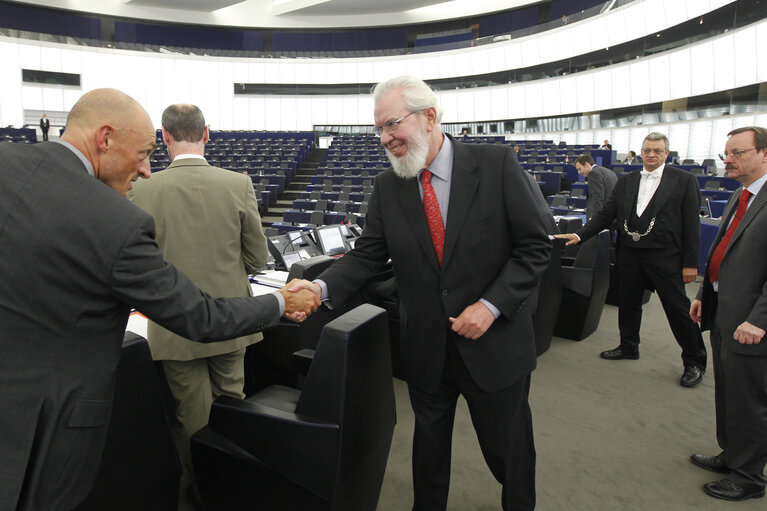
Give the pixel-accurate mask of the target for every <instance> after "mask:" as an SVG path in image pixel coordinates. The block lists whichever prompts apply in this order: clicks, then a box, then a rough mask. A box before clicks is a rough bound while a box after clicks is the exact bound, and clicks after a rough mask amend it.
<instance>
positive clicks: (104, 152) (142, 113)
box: [61, 89, 155, 195]
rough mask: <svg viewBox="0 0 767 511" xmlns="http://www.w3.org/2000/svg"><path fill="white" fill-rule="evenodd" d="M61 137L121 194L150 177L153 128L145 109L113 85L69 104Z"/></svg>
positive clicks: (97, 175)
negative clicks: (69, 109) (138, 181)
mask: <svg viewBox="0 0 767 511" xmlns="http://www.w3.org/2000/svg"><path fill="white" fill-rule="evenodd" d="M61 139H62V140H64V141H66V142H69V143H70V144H72V145H73V146H75V147H76V148H77V149H78V150H79V151H80V152H81V153H83V154H84V155H85V157H86V158H87V159H88V161H90V162H91V165H93V170H94V173H95V176H96V178H98V179H99V180H100V181H103V182H104V183H106V184H107V185H109V186H111V187H112V188H114V189H115V190H117V191H118V192H120V193H121V194H123V195H126V194H127V193H128V190H130V189H131V188H132V186H133V185H132V183H133V182H134V181H135V180H136V179H138V178H139V177H149V174H150V169H149V155H150V154H151V153H152V151H154V147H155V131H154V126H153V125H152V120H151V119H150V118H149V114H147V113H146V110H144V108H143V107H142V106H141V105H139V104H138V103H137V102H136V100H135V99H133V98H132V97H130V96H128V95H127V94H125V93H124V92H120V91H119V90H116V89H95V90H92V91H90V92H87V93H86V94H84V95H83V96H82V97H81V98H80V100H79V101H78V102H77V103H76V104H75V106H73V107H72V110H71V111H70V112H69V116H68V117H67V127H66V130H65V131H64V134H63V135H62V136H61Z"/></svg>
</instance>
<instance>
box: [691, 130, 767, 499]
mask: <svg viewBox="0 0 767 511" xmlns="http://www.w3.org/2000/svg"><path fill="white" fill-rule="evenodd" d="M728 136H729V137H730V138H729V139H728V140H727V144H726V145H725V151H724V158H723V160H724V165H725V170H726V171H727V176H728V177H731V178H733V179H736V180H738V181H739V182H740V184H741V185H743V186H742V188H740V189H739V190H737V191H735V192H734V193H733V194H732V196H731V197H730V200H729V201H728V202H727V206H726V207H725V209H724V213H723V214H722V224H721V225H720V226H719V232H718V233H717V235H716V239H715V240H714V243H713V244H712V246H711V251H710V252H709V255H708V259H707V263H706V272H705V274H704V276H703V283H702V284H701V287H700V289H699V290H698V296H697V298H696V299H695V300H694V301H693V302H692V306H691V307H690V317H691V318H692V319H693V321H700V322H701V327H702V329H703V330H709V329H710V330H711V351H712V354H713V359H714V382H715V385H714V402H715V404H716V439H717V442H718V443H719V447H721V448H722V452H721V453H719V454H718V455H717V456H705V455H702V454H693V455H692V457H691V458H690V460H691V461H692V462H693V463H694V464H696V465H698V466H699V467H702V468H705V469H707V470H710V471H712V472H719V473H722V474H727V477H726V478H725V479H722V480H719V481H714V482H711V483H707V484H705V485H704V486H703V490H704V491H705V492H706V493H707V494H709V495H711V496H712V497H717V498H720V499H725V500H745V499H749V498H756V497H762V496H764V491H765V486H766V485H767V477H765V475H764V466H765V463H767V340H765V338H764V334H765V330H767V264H765V257H767V256H766V254H767V186H765V183H767V129H764V128H761V127H754V126H750V127H746V128H738V129H736V130H733V131H731V132H730V133H728Z"/></svg>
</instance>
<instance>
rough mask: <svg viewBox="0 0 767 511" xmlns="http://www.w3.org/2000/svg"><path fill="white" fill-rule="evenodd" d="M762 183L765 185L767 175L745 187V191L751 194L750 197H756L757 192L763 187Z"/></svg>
mask: <svg viewBox="0 0 767 511" xmlns="http://www.w3.org/2000/svg"><path fill="white" fill-rule="evenodd" d="M764 183H767V174H765V175H763V176H762V177H760V178H759V179H757V180H756V181H754V182H753V183H751V184H750V185H748V186H746V190H748V191H749V192H751V195H758V194H759V191H760V190H761V189H762V186H764Z"/></svg>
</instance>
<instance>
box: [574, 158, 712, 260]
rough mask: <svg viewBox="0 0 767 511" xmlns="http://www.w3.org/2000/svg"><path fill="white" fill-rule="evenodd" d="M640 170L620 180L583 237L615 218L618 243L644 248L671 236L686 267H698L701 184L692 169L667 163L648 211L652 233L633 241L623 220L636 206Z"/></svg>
mask: <svg viewBox="0 0 767 511" xmlns="http://www.w3.org/2000/svg"><path fill="white" fill-rule="evenodd" d="M640 179H641V175H640V171H639V170H635V171H634V172H631V173H629V174H627V175H625V176H623V177H622V178H620V179H619V180H618V183H617V184H616V185H615V189H614V190H613V193H612V195H610V198H609V199H608V200H607V203H606V204H605V206H604V207H603V208H602V210H601V211H599V212H597V213H596V214H595V215H594V216H593V217H592V218H591V220H589V221H588V223H587V224H586V225H584V226H583V227H582V228H581V229H580V230H579V231H577V232H576V234H577V235H578V236H580V238H581V241H585V240H587V239H588V238H590V237H591V236H594V235H595V234H597V233H598V232H600V231H601V230H602V229H607V228H609V227H610V225H611V224H612V222H613V221H616V227H617V229H618V234H619V239H618V246H619V247H629V248H639V249H641V248H644V247H645V246H646V244H647V243H648V242H654V241H657V240H668V241H669V242H670V245H669V246H668V248H669V249H673V248H676V249H677V251H678V253H679V254H680V255H681V262H682V266H681V267H683V268H697V266H698V252H699V250H700V188H699V187H698V181H697V180H696V179H695V176H694V175H693V174H691V173H690V172H687V171H684V170H681V169H677V168H675V167H670V166H668V165H666V167H665V169H664V170H663V177H662V178H661V182H660V185H659V186H658V189H657V190H656V192H655V195H654V196H653V199H652V201H651V202H650V205H649V206H648V208H649V210H648V211H647V213H648V214H649V215H650V216H651V217H655V225H654V227H653V230H652V231H651V232H650V234H649V235H648V236H647V237H645V238H642V240H640V241H639V242H634V241H633V240H632V239H631V238H630V237H629V236H628V235H627V234H626V232H625V230H624V229H623V222H624V220H626V219H627V218H628V217H629V216H630V215H631V211H632V209H633V208H636V199H637V194H638V193H639V181H640Z"/></svg>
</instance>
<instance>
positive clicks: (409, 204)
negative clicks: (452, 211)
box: [397, 177, 444, 273]
mask: <svg viewBox="0 0 767 511" xmlns="http://www.w3.org/2000/svg"><path fill="white" fill-rule="evenodd" d="M397 186H398V187H399V193H397V198H398V199H399V203H400V206H401V207H402V211H403V212H404V213H405V218H407V219H408V221H407V225H408V227H409V228H410V230H412V231H413V235H414V236H415V238H416V239H417V240H418V243H419V244H420V245H421V248H422V249H423V251H424V253H425V254H426V259H428V261H429V264H430V265H431V266H433V267H434V269H435V270H436V271H437V273H439V271H440V267H439V261H438V260H437V252H436V251H435V250H434V243H433V242H432V241H431V234H430V233H429V225H428V223H427V221H426V213H425V212H424V210H423V202H422V201H421V194H420V191H419V189H418V181H417V178H416V179H402V178H400V177H398V178H397ZM443 260H444V253H443Z"/></svg>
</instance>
